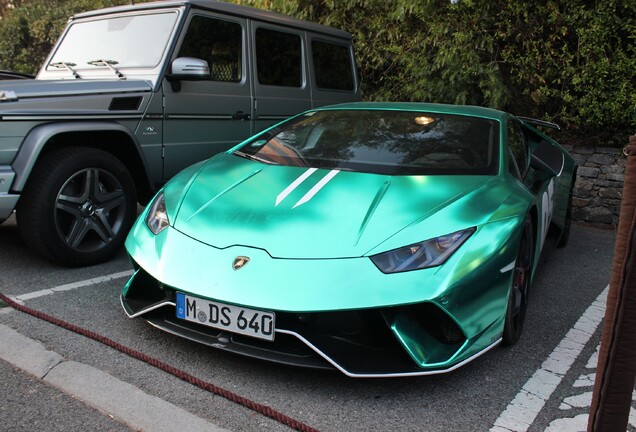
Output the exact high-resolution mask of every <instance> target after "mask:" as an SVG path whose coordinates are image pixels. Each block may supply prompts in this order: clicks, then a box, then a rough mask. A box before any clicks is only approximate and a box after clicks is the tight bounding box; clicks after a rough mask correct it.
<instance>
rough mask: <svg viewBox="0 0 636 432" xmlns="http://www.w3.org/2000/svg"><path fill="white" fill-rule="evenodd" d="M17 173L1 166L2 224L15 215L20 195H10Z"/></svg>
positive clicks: (0, 204) (0, 203) (0, 215)
mask: <svg viewBox="0 0 636 432" xmlns="http://www.w3.org/2000/svg"><path fill="white" fill-rule="evenodd" d="M14 178H15V172H14V171H13V170H12V169H11V167H9V166H0V222H2V221H4V220H5V219H7V218H8V217H9V216H11V213H13V210H14V209H15V206H16V204H17V203H18V198H20V195H15V194H12V193H10V188H11V185H12V184H13V179H14Z"/></svg>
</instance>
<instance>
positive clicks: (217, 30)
mask: <svg viewBox="0 0 636 432" xmlns="http://www.w3.org/2000/svg"><path fill="white" fill-rule="evenodd" d="M242 46H243V31H242V29H241V26H240V25H239V24H237V23H234V22H230V21H223V20H218V19H213V18H208V17H204V16H201V15H195V16H194V17H192V20H191V21H190V26H189V27H188V31H187V33H186V35H185V38H184V39H183V43H182V44H181V50H179V57H194V58H198V59H202V60H205V61H207V62H208V65H209V66H210V79H211V80H212V81H225V82H239V81H241V78H242V71H241V59H242V58H243V55H242Z"/></svg>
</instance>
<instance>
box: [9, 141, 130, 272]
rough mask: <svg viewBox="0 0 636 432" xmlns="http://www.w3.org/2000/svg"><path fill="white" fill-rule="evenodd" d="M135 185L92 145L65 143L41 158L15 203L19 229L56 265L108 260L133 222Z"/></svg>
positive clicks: (121, 167)
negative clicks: (68, 144)
mask: <svg viewBox="0 0 636 432" xmlns="http://www.w3.org/2000/svg"><path fill="white" fill-rule="evenodd" d="M136 203H137V199H136V195H135V185H134V182H133V180H132V177H131V176H130V173H129V172H128V170H127V169H126V167H125V166H124V165H123V164H122V163H121V162H120V161H119V160H118V159H116V158H115V157H114V156H112V155H110V154H108V153H106V152H104V151H101V150H97V149H92V148H91V149H87V148H80V147H70V148H64V149H60V150H54V151H52V152H50V153H47V154H45V155H43V156H42V157H41V159H40V160H39V161H38V163H37V164H36V166H35V167H34V170H33V172H32V173H31V177H30V178H29V182H28V183H27V186H26V188H25V190H24V193H23V195H22V197H21V198H20V201H19V203H18V207H17V219H18V227H19V230H20V234H21V235H22V238H23V239H24V241H25V242H26V243H27V244H28V245H29V246H30V247H31V248H33V249H34V250H35V251H36V252H38V253H40V254H42V255H43V256H45V257H46V258H48V259H50V260H51V261H54V262H56V263H58V264H62V265H66V266H82V265H91V264H97V263H99V262H103V261H106V260H108V259H110V258H111V257H112V256H113V255H114V254H115V253H117V251H118V250H119V249H120V248H121V247H122V245H123V243H124V240H125V238H126V235H127V233H128V230H129V229H130V227H131V226H132V223H133V222H134V219H135V215H136V210H137V204H136Z"/></svg>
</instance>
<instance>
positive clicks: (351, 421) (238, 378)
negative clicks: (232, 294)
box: [0, 221, 636, 432]
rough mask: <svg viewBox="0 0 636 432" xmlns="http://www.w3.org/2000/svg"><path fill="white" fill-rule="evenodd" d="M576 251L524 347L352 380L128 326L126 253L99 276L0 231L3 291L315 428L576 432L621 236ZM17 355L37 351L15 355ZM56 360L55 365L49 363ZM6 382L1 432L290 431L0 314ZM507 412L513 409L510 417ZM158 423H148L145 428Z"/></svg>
mask: <svg viewBox="0 0 636 432" xmlns="http://www.w3.org/2000/svg"><path fill="white" fill-rule="evenodd" d="M570 242H571V243H570V245H569V246H568V247H566V248H565V249H556V250H554V251H553V252H552V254H551V255H550V257H549V259H548V261H547V262H546V263H545V264H544V265H543V268H542V269H541V271H540V274H539V275H538V277H537V278H536V280H535V283H534V285H533V291H532V297H531V300H530V305H529V310H528V318H527V322H526V328H525V330H524V335H523V336H522V339H521V341H520V342H519V343H518V344H516V345H515V346H513V347H508V348H497V349H494V350H492V351H491V352H489V353H487V354H486V355H484V356H482V357H480V358H479V359H477V360H476V361H474V362H472V363H470V364H468V365H466V366H464V367H462V368H460V369H459V370H457V371H455V372H453V373H450V374H446V375H438V376H430V377H419V378H400V379H366V380H364V379H363V380H360V379H351V378H347V377H345V376H343V375H342V374H339V373H337V372H329V371H311V370H306V369H299V368H290V367H284V366H280V365H275V364H271V363H267V362H263V361H257V360H253V359H247V358H243V357H239V356H235V355H232V354H230V353H225V352H220V351H218V350H215V349H213V348H209V347H204V346H201V345H197V344H195V343H192V342H189V341H185V340H183V339H180V338H177V337H174V336H171V335H169V334H166V333H164V332H161V331H159V330H157V329H154V328H152V327H151V326H150V325H148V324H147V323H146V322H144V321H143V320H139V319H134V320H130V319H128V318H127V317H126V316H125V314H124V313H123V311H122V310H121V306H120V304H119V300H118V295H119V292H120V290H121V287H122V286H123V284H124V283H125V281H126V276H125V274H126V272H129V271H130V266H129V263H128V261H127V258H126V257H125V254H123V253H122V254H120V255H118V256H117V257H116V258H115V259H114V260H112V261H111V262H109V263H105V264H102V265H99V266H93V267H88V268H84V269H64V268H60V267H57V266H54V265H52V264H50V263H48V262H46V261H43V260H41V259H40V258H38V257H37V256H34V255H33V254H32V253H31V252H30V251H29V250H28V249H27V248H26V247H25V246H24V245H23V244H22V242H21V240H20V239H19V236H18V234H17V229H16V227H15V224H14V223H13V221H8V222H5V223H4V224H2V225H0V292H2V293H3V294H5V295H9V296H10V297H12V298H15V299H19V300H20V301H21V302H22V303H24V304H25V306H27V307H29V308H33V309H36V310H39V311H43V312H45V313H47V314H50V315H52V316H55V317H59V318H61V319H63V320H65V321H68V322H70V323H73V324H75V325H78V326H80V327H83V328H87V329H89V330H91V331H94V332H97V333H99V334H103V335H105V336H107V337H109V338H111V339H113V340H115V341H117V342H118V343H121V344H123V345H126V346H129V347H131V348H134V349H136V350H138V351H140V352H143V353H145V354H148V355H150V356H152V357H154V358H157V359H159V360H161V361H163V362H166V363H168V364H171V365H174V366H175V367H177V368H179V369H181V370H184V371H186V372H188V373H190V374H192V375H194V376H196V377H199V378H201V379H202V380H205V381H207V382H210V383H212V384H214V385H217V386H219V387H222V388H224V389H227V390H230V391H232V392H234V393H236V394H238V395H241V396H244V397H246V398H249V399H251V400H253V401H255V402H257V403H261V404H265V405H268V406H270V407H272V408H274V409H276V410H279V411H280V412H282V413H284V414H286V415H289V416H291V417H292V418H295V419H298V420H300V421H302V422H304V423H306V424H308V425H310V426H312V427H315V428H317V429H319V430H325V431H330V430H333V431H341V430H351V431H355V430H364V431H386V430H401V431H402V430H406V431H409V430H413V431H419V430H425V431H466V430H471V431H487V430H492V431H493V432H494V431H513V430H515V431H516V430H519V431H526V430H527V431H549V432H555V431H558V430H563V431H571V430H578V429H576V427H577V426H573V425H576V422H578V423H581V424H582V423H583V422H584V420H585V419H584V416H585V414H586V409H587V408H588V407H589V402H588V400H587V399H588V398H589V397H590V395H591V383H592V382H593V372H594V367H595V362H594V360H595V357H594V356H595V353H596V349H597V347H598V341H599V339H600V326H599V325H598V323H596V321H595V320H598V321H599V322H600V319H599V318H598V317H599V314H602V307H603V304H602V303H603V302H604V298H603V294H602V293H603V290H604V289H605V288H606V286H607V283H608V281H609V273H610V267H611V261H612V253H613V244H614V233H613V232H612V231H611V230H602V229H597V228H590V227H583V226H579V225H575V226H574V227H573V232H572V237H571V240H570ZM581 323H583V324H581ZM581 326H582V327H581ZM581 328H582V329H583V330H581ZM573 332H574V333H573ZM572 334H574V336H573V337H574V338H575V339H571V337H572V336H571V335H572ZM563 344H565V346H568V347H569V346H571V345H572V344H577V346H578V351H576V353H575V352H574V351H573V350H568V351H567V355H566V356H565V357H564V356H563V349H562V348H560V347H561V346H562V345H563ZM22 345H25V346H31V349H33V350H35V353H34V352H33V351H29V350H28V349H18V347H20V346H22ZM20 351H21V352H22V353H20ZM49 357H51V358H52V359H53V360H50V359H49V360H50V362H49V363H47V361H45V360H46V359H47V358H49ZM31 363H35V364H36V365H39V366H37V367H35V369H34V368H33V367H32V365H31ZM42 364H44V366H42ZM555 364H557V365H558V368H557V367H555V366H554V365H555ZM38 368H39V369H38ZM31 369H34V370H31ZM590 376H591V377H592V378H591V380H590ZM537 377H538V378H537ZM546 377H548V378H549V379H548V378H546ZM555 377H556V378H555ZM0 378H1V382H0V394H2V395H4V396H3V399H4V403H3V404H2V406H1V407H0V430H3V431H4V430H12V431H13V430H15V431H23V430H24V431H26V430H34V429H36V426H37V429H38V430H47V431H48V430H51V431H55V430H71V431H72V430H114V431H119V430H128V428H130V429H131V430H148V431H151V430H161V429H160V427H167V428H172V427H171V426H170V423H169V422H170V421H174V420H175V419H178V416H180V415H181V416H184V417H183V418H184V419H186V420H183V421H191V422H196V423H191V426H190V427H189V428H187V430H192V431H196V430H219V429H225V430H232V431H244V430H245V431H256V430H274V431H277V430H281V431H283V430H289V428H288V427H286V426H283V425H282V424H280V423H278V422H276V421H275V420H272V419H270V418H267V417H264V416H262V415H261V414H258V413H256V412H254V411H252V410H250V409H248V408H245V407H244V406H241V405H238V404H235V403H233V402H230V401H228V400H227V399H224V398H222V397H220V396H215V395H212V394H210V393H209V392H206V391H204V390H202V389H200V388H198V387H194V386H192V385H191V384H188V383H186V382H184V381H182V380H180V379H178V378H176V377H174V376H172V375H169V374H167V373H165V372H163V371H161V370H158V369H156V368H154V367H152V366H150V365H148V364H146V363H143V362H140V361H138V360H135V359H132V358H130V357H129V356H127V355H125V354H123V353H121V352H119V351H116V350H114V349H112V348H110V347H107V346H104V345H103V344H100V343H98V342H95V341H93V340H90V339H87V338H85V337H83V336H80V335H77V334H75V333H72V332H69V331H68V330H64V329H62V328H59V327H57V326H54V325H52V324H49V323H46V322H43V321H41V320H39V319H37V318H34V317H32V316H29V315H26V314H24V313H21V312H18V311H15V310H12V309H11V308H8V307H2V305H0ZM557 378H558V379H557ZM586 404H587V405H586ZM519 407H520V408H521V409H519ZM520 412H521V414H520ZM507 413H513V417H512V420H511V418H510V417H507ZM582 416H583V417H582ZM153 419H154V421H155V423H154V424H153V423H144V422H152V421H153ZM517 421H518V422H520V423H519V424H517V425H515V424H514V423H515V422H517ZM630 421H631V420H630ZM523 422H526V423H523ZM522 423H523V424H522ZM177 428H178V429H179V430H183V429H186V428H185V427H183V426H178V427H174V428H173V429H177ZM166 430H167V429H166ZM581 430H583V429H581ZM634 430H636V416H635V418H634V424H633V426H630V431H634Z"/></svg>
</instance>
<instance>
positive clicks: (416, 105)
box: [317, 102, 509, 121]
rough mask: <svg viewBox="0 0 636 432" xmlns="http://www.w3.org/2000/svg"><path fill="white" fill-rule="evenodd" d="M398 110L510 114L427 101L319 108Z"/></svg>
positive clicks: (500, 117) (499, 117)
mask: <svg viewBox="0 0 636 432" xmlns="http://www.w3.org/2000/svg"><path fill="white" fill-rule="evenodd" d="M334 109H338V110H344V109H348V110H371V109H372V110H388V111H392V110H396V111H418V112H435V113H439V114H458V115H467V116H473V117H483V118H488V119H492V120H499V121H502V120H504V119H506V118H507V117H508V116H509V114H508V113H506V112H504V111H499V110H496V109H492V108H485V107H480V106H474V105H450V104H436V103H425V102H352V103H344V104H338V105H329V106H326V107H321V108H318V109H317V110H334Z"/></svg>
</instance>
